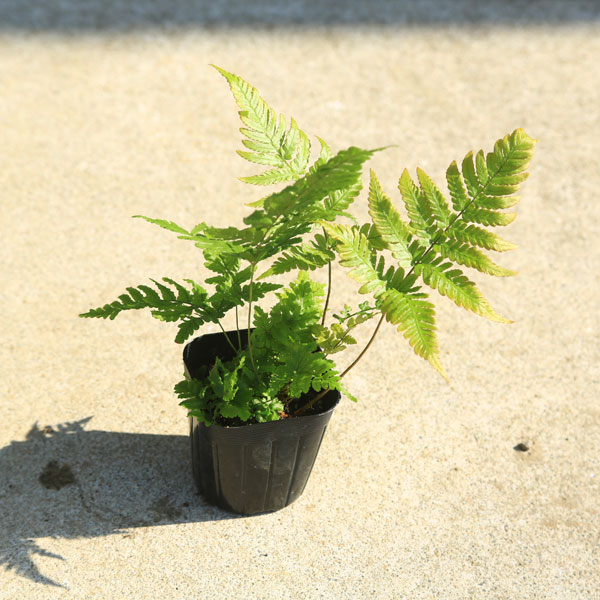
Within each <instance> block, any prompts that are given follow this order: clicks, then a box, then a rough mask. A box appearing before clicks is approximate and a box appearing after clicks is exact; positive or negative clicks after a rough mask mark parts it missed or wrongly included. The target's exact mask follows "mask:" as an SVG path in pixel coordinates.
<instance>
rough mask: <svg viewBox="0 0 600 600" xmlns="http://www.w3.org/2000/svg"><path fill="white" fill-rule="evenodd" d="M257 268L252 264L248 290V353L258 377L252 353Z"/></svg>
mask: <svg viewBox="0 0 600 600" xmlns="http://www.w3.org/2000/svg"><path fill="white" fill-rule="evenodd" d="M255 269H256V263H252V264H251V275H250V289H249V292H248V353H249V354H250V362H251V363H252V370H253V371H254V374H255V375H256V379H258V371H257V370H256V364H255V363H254V355H253V354H252V335H251V334H252V332H251V325H252V287H253V284H254V270H255Z"/></svg>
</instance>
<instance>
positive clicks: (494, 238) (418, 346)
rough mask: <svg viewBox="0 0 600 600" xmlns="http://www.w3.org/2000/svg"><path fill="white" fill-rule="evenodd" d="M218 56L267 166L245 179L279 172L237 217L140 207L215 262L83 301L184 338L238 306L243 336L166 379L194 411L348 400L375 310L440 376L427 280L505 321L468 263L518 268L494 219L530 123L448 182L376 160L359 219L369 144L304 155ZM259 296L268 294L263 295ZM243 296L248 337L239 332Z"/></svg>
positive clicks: (523, 170)
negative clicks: (351, 290) (321, 277)
mask: <svg viewBox="0 0 600 600" xmlns="http://www.w3.org/2000/svg"><path fill="white" fill-rule="evenodd" d="M215 68H216V69H217V71H218V72H219V73H220V74H221V75H222V76H223V77H224V78H225V79H226V81H227V82H228V84H229V87H230V89H231V91H232V93H233V97H234V100H235V102H236V104H237V106H238V108H239V116H240V119H241V121H242V128H241V130H240V131H241V132H242V134H243V140H242V143H243V145H244V149H243V150H240V151H239V154H240V155H241V156H242V157H243V158H244V159H246V160H248V161H250V162H251V163H254V164H257V165H261V166H262V167H266V170H263V171H262V172H259V173H258V174H256V175H252V176H249V177H243V178H242V180H243V181H245V182H248V183H251V184H256V185H260V186H266V185H271V184H285V185H282V186H280V187H279V188H278V189H277V190H276V191H274V192H272V193H268V194H267V195H265V196H264V197H262V198H260V199H258V200H256V201H254V202H252V203H250V204H249V205H248V206H249V207H250V210H249V211H248V214H247V215H246V216H245V217H243V218H240V224H239V226H235V225H232V226H228V227H214V226H211V225H209V224H207V223H205V222H201V223H199V224H197V225H195V226H194V227H192V228H191V229H187V228H185V227H182V226H180V225H178V224H177V223H175V222H173V221H170V220H167V219H161V218H151V217H145V216H142V215H137V217H139V218H142V219H144V220H146V221H147V222H149V223H151V224H153V225H156V226H158V227H160V228H162V229H165V230H167V231H170V232H172V233H175V234H176V235H177V236H178V237H179V238H180V239H183V240H187V241H191V242H192V243H193V244H194V245H195V246H196V247H197V248H198V249H199V250H200V251H201V254H202V256H203V258H204V268H205V270H207V271H208V272H209V273H208V274H206V273H205V276H204V279H203V281H202V285H200V284H199V283H196V282H195V281H194V280H191V279H185V280H184V283H179V282H177V281H175V280H173V279H170V278H166V277H165V278H163V279H161V280H151V282H152V285H139V286H137V287H128V288H126V293H123V294H121V295H120V296H119V297H118V298H117V299H116V300H114V301H113V302H110V303H108V304H105V305H103V306H100V307H98V308H93V309H90V310H89V311H88V312H86V313H83V314H81V315H80V316H81V317H86V318H103V319H114V318H116V317H117V316H118V315H119V314H121V313H122V312H124V311H128V310H138V309H148V310H149V311H150V313H151V314H152V316H153V317H155V318H156V319H160V320H162V321H166V322H171V323H174V324H176V325H177V334H176V337H175V341H176V342H178V343H182V342H184V341H185V340H187V339H188V338H189V337H190V336H192V335H194V333H196V332H197V331H199V330H200V328H201V327H203V326H204V325H206V324H209V323H210V324H214V325H217V326H218V327H219V328H220V329H221V330H222V331H225V328H224V325H223V320H224V319H226V318H228V319H232V320H233V318H235V323H236V329H237V332H234V334H235V333H237V335H233V336H231V337H229V336H227V334H226V335H225V337H226V341H227V342H228V343H229V346H230V349H231V350H233V351H234V354H233V358H232V359H231V360H221V358H217V359H216V360H215V361H214V363H212V364H210V365H205V366H204V367H202V368H201V369H200V372H199V373H198V374H196V373H195V376H196V377H197V378H196V379H193V380H192V379H185V380H183V381H181V382H179V383H178V384H177V385H176V386H175V392H176V394H177V396H178V397H179V398H180V401H181V405H182V406H184V407H186V408H187V409H188V411H189V414H190V415H193V416H196V417H197V418H198V419H199V420H201V421H203V422H204V423H205V424H206V425H211V424H213V423H218V424H221V425H234V426H237V425H241V424H244V423H247V422H251V423H261V422H265V421H272V420H276V419H279V418H280V417H282V416H284V417H289V416H295V415H297V414H301V413H303V411H305V410H308V409H309V408H310V407H312V406H313V404H314V403H316V402H317V401H318V400H319V399H320V398H321V397H323V395H324V394H325V393H326V392H327V391H328V390H340V391H343V392H344V394H345V395H346V396H348V397H349V398H350V399H354V398H353V397H352V396H351V395H350V394H349V393H348V391H347V390H346V389H345V387H344V385H343V383H342V379H343V377H344V376H345V375H346V373H347V372H348V371H349V370H350V369H351V368H353V367H354V365H355V364H356V363H357V362H358V361H359V360H360V359H361V357H362V356H363V355H364V353H365V351H366V350H367V349H368V348H369V347H370V345H371V342H372V341H373V339H374V337H375V335H376V334H377V332H378V331H379V329H380V326H381V325H382V323H383V322H384V321H386V322H388V323H390V324H392V325H393V326H394V327H395V328H396V329H397V330H398V331H399V332H401V333H402V335H403V336H404V338H405V339H406V340H407V341H408V343H409V345H410V346H411V347H412V349H413V351H414V352H415V353H416V354H417V355H418V356H420V357H422V358H424V359H425V360H427V361H428V362H429V363H430V364H431V365H432V366H433V367H434V368H435V369H436V370H437V371H438V372H439V373H440V374H441V375H442V376H444V377H446V373H445V371H444V368H443V366H442V361H441V358H440V349H439V344H438V339H437V329H436V316H435V307H434V304H433V302H432V301H431V299H430V297H429V294H430V293H431V292H430V290H435V291H436V292H437V293H438V294H439V295H441V296H442V297H446V298H448V299H450V300H451V301H452V302H453V303H454V304H456V305H457V306H458V307H461V308H464V309H466V310H467V311H469V312H472V313H475V314H477V315H479V316H482V317H485V318H487V319H490V320H492V321H497V322H501V323H510V321H509V320H508V319H506V318H505V317H503V316H501V315H499V314H498V313H497V312H496V311H495V310H494V308H492V306H491V305H490V303H489V302H488V301H487V299H486V298H485V297H484V295H483V293H482V291H481V290H480V289H479V287H478V286H477V285H476V284H475V282H474V281H473V280H472V278H471V277H472V276H471V274H470V273H469V272H468V270H469V269H473V270H475V271H478V272H480V273H483V274H486V275H491V276H495V277H508V276H511V275H514V274H515V272H514V271H512V270H510V269H507V268H505V267H503V266H501V265H499V264H497V262H496V257H495V255H490V254H488V253H489V252H497V253H503V252H506V251H508V250H512V249H514V248H515V247H516V246H515V245H514V244H512V243H511V242H509V241H507V240H505V239H503V237H500V236H498V235H497V234H496V233H495V232H494V231H492V230H493V229H494V228H496V227H505V226H507V225H509V224H510V223H511V222H512V221H513V220H514V219H515V216H516V213H515V212H513V211H511V210H510V209H512V207H514V206H515V205H516V204H517V203H518V201H519V196H518V192H519V189H520V186H521V184H522V183H523V182H524V181H525V180H526V179H527V177H528V168H529V164H530V162H531V159H532V157H533V153H534V147H535V143H536V141H535V140H534V139H532V138H531V137H529V136H528V135H527V134H526V133H525V131H523V130H522V129H516V130H515V131H513V132H512V133H511V134H509V135H506V136H504V137H503V138H501V139H499V140H498V141H497V142H496V143H495V144H494V146H493V149H492V150H491V151H490V152H487V153H486V152H484V151H483V150H479V151H478V152H468V153H467V154H466V156H465V157H464V158H463V159H462V161H453V162H452V163H451V164H450V166H449V167H448V169H447V170H446V185H445V186H439V185H438V184H436V183H435V182H434V180H433V179H432V178H431V177H430V176H429V175H428V174H427V173H426V172H425V171H424V170H423V169H421V168H417V169H416V177H414V178H413V177H411V175H410V173H409V171H408V170H407V169H404V170H403V171H402V172H401V174H400V177H399V180H398V190H399V195H400V197H399V198H398V202H397V203H396V202H395V201H394V200H393V199H392V198H391V197H390V196H388V195H387V194H386V193H385V191H384V189H383V186H382V185H381V183H380V181H379V179H378V178H377V175H376V174H375V172H374V171H373V170H371V172H370V179H369V182H368V183H369V185H368V193H367V194H366V195H367V203H368V214H369V217H370V219H369V221H368V222H366V223H360V222H359V221H358V220H357V219H356V218H355V217H354V216H353V215H352V214H351V213H350V212H349V209H350V206H351V205H352V203H353V202H354V201H355V200H356V199H357V198H358V197H359V195H360V193H361V190H362V188H363V178H362V176H363V168H364V165H365V163H366V162H367V161H368V160H369V159H370V158H371V157H372V156H373V154H374V153H375V152H377V151H378V150H365V149H362V148H357V147H355V146H350V147H349V148H346V149H342V150H340V151H338V152H333V151H332V150H331V148H330V147H329V146H328V145H327V143H326V142H324V141H323V140H322V139H320V138H317V139H318V141H319V143H320V146H321V148H320V153H319V156H318V158H317V159H316V160H314V161H313V162H312V164H309V163H310V160H311V159H310V151H311V145H310V141H309V138H308V136H307V135H306V134H305V133H304V132H303V131H302V130H301V129H300V128H299V127H298V125H297V123H296V121H295V120H294V119H290V120H289V124H288V121H286V119H285V118H284V117H283V116H280V115H278V114H277V113H276V112H275V111H274V110H273V109H272V108H271V107H270V106H269V105H268V104H267V103H266V102H265V100H264V99H263V98H262V97H261V95H260V94H259V92H258V91H257V90H256V89H255V88H254V87H252V86H251V85H250V84H249V83H247V82H246V81H244V80H243V79H242V78H241V77H239V76H237V75H234V74H233V73H230V72H228V71H225V70H224V69H221V68H220V67H215ZM446 187H447V191H446V189H444V188H446ZM336 259H337V260H339V263H340V265H341V266H342V267H344V268H345V269H347V273H348V275H349V276H350V277H351V278H352V279H354V280H355V281H356V282H357V283H358V292H359V293H360V294H363V295H366V296H367V299H366V300H364V296H363V301H362V302H360V303H359V304H358V307H355V308H352V307H350V306H349V305H346V304H343V310H341V311H340V310H339V306H340V304H338V305H337V307H336V306H335V303H336V302H338V299H337V298H336V294H335V291H336V288H335V285H332V281H333V279H332V274H333V273H334V270H333V268H332V263H333V262H334V261H335V260H336ZM321 268H325V269H327V280H328V289H327V295H325V286H324V285H323V284H320V283H317V282H315V281H313V280H312V279H311V277H310V276H309V272H311V271H315V270H318V269H321ZM286 274H292V275H295V278H290V279H291V282H290V283H289V284H287V285H285V286H283V285H281V284H280V283H276V282H274V281H271V280H270V278H271V277H274V276H281V275H286ZM332 289H333V291H334V293H331V291H332ZM273 293H275V294H273ZM269 297H270V298H271V300H273V301H272V302H265V303H264V304H263V303H261V300H262V299H263V298H269ZM324 298H326V299H325V301H323V300H324ZM330 302H331V308H330V306H329V305H330ZM265 305H266V306H270V308H269V309H267V308H266V306H265ZM240 308H241V309H242V310H241V316H242V318H243V319H244V320H245V327H247V334H246V335H245V336H242V335H241V332H240V330H239V329H240V310H239V309H240ZM336 311H337V312H336ZM232 312H234V313H235V314H232ZM328 318H329V322H327V320H328ZM372 319H378V322H377V325H376V326H375V328H374V332H373V334H372V336H371V339H370V340H369V342H368V343H367V345H366V346H365V348H364V349H363V350H362V351H361V352H360V353H358V356H357V357H356V358H355V359H354V360H353V361H352V362H351V363H350V364H349V365H348V366H347V367H346V368H345V369H344V370H343V371H338V368H337V366H336V364H335V362H334V361H333V360H332V358H331V357H332V356H333V355H336V356H337V355H339V354H340V353H341V352H342V351H344V350H348V349H349V348H352V347H354V346H356V345H357V339H360V336H359V335H357V331H358V328H359V327H361V326H363V325H365V324H366V323H367V322H369V321H371V320H372ZM244 340H247V342H246V341H244ZM244 344H247V346H245V345H244ZM307 399H308V400H307ZM303 402H305V404H302V403H303ZM314 407H315V408H316V407H317V405H316V404H314Z"/></svg>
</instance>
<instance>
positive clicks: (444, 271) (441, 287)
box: [415, 258, 512, 323]
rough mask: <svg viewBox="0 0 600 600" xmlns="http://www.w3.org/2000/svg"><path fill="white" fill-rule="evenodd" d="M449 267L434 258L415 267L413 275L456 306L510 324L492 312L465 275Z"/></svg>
mask: <svg viewBox="0 0 600 600" xmlns="http://www.w3.org/2000/svg"><path fill="white" fill-rule="evenodd" d="M451 267H452V264H451V263H449V262H442V259H441V258H435V259H433V260H432V261H431V262H430V263H424V264H419V265H417V267H416V268H415V273H417V274H419V275H421V276H422V277H423V281H424V282H425V283H426V284H427V285H428V286H430V287H432V288H433V289H436V290H437V291H438V292H439V293H440V294H441V295H442V296H447V297H448V298H450V300H452V301H453V302H454V303H455V304H456V305H457V306H462V307H463V308H466V309H467V310H470V311H471V312H474V313H475V314H478V315H480V316H482V317H486V318H487V319H490V320H492V321H497V322H498V323H512V321H510V320H509V319H505V318H504V317H502V316H500V315H499V314H498V313H496V311H494V309H493V308H492V307H491V306H490V305H489V303H488V301H487V300H486V299H485V298H484V297H483V294H482V293H481V292H480V291H479V289H478V288H477V286H476V285H475V284H474V283H473V282H472V281H471V280H470V279H469V278H468V277H467V276H466V275H464V274H463V273H461V271H460V270H459V269H453V268H451Z"/></svg>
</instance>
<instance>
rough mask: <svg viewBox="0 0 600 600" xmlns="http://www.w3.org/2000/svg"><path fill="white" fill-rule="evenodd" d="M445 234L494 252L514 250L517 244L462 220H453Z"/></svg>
mask: <svg viewBox="0 0 600 600" xmlns="http://www.w3.org/2000/svg"><path fill="white" fill-rule="evenodd" d="M446 234H447V235H448V236H449V237H452V238H454V239H455V240H456V241H458V242H466V243H468V244H470V245H471V246H478V247H479V248H485V249H486V250H495V251H496V252H506V251H507V250H514V249H515V248H516V247H517V246H516V245H515V244H512V243H511V242H507V241H506V240H503V239H502V238H500V237H498V236H497V235H496V234H495V233H492V232H491V231H488V230H487V229H482V228H481V227H477V226H476V225H469V224H468V223H466V222H464V221H456V222H454V223H453V224H452V225H451V226H450V227H449V228H448V229H447V230H446Z"/></svg>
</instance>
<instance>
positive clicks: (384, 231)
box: [369, 171, 413, 267]
mask: <svg viewBox="0 0 600 600" xmlns="http://www.w3.org/2000/svg"><path fill="white" fill-rule="evenodd" d="M369 214H370V215H371V219H373V224H374V225H375V228H376V230H377V232H378V233H379V235H380V236H381V238H382V239H383V241H384V242H385V245H386V247H387V248H389V249H390V250H391V252H392V256H393V257H394V258H395V259H396V260H398V262H399V264H400V266H402V267H410V266H411V264H412V259H413V255H412V253H411V250H410V243H411V241H412V233H411V229H410V227H409V226H408V224H407V223H405V222H404V221H403V220H402V217H401V216H400V213H399V212H398V211H397V210H396V208H395V207H394V205H393V204H392V201H391V200H390V198H389V197H388V196H386V194H385V193H384V191H383V188H382V187H381V184H380V183H379V180H378V179H377V175H376V174H375V171H371V181H370V184H369Z"/></svg>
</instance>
